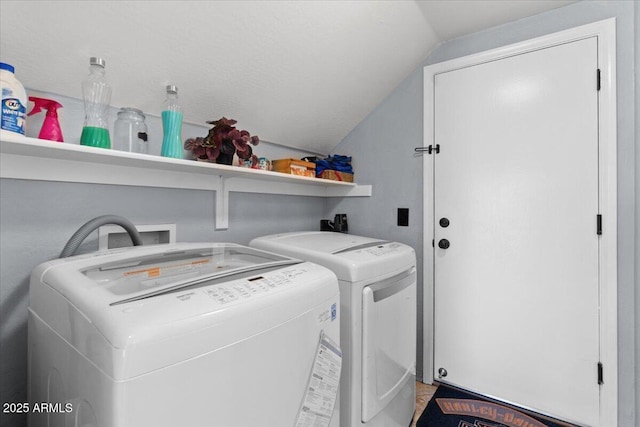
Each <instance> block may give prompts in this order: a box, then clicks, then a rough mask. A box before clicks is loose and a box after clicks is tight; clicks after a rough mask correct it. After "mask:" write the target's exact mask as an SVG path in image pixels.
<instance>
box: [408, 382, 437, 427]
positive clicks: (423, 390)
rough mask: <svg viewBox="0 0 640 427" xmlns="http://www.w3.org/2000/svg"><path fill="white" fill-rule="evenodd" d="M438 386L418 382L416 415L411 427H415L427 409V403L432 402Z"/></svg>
mask: <svg viewBox="0 0 640 427" xmlns="http://www.w3.org/2000/svg"><path fill="white" fill-rule="evenodd" d="M436 388H437V387H436V386H434V385H429V384H423V383H421V382H419V381H418V382H416V414H415V415H414V416H413V423H411V427H415V425H416V422H417V421H418V418H420V415H422V411H424V408H426V406H427V403H429V401H430V400H431V397H432V396H433V393H435V392H436Z"/></svg>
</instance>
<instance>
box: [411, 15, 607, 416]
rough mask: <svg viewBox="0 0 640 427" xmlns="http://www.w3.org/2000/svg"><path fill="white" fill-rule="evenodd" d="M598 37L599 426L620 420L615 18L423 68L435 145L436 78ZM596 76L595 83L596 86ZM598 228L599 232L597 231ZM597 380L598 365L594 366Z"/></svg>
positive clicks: (427, 352)
mask: <svg viewBox="0 0 640 427" xmlns="http://www.w3.org/2000/svg"><path fill="white" fill-rule="evenodd" d="M591 37H597V38H598V67H599V69H600V72H601V87H600V91H599V94H598V119H599V125H598V155H599V159H598V166H599V171H598V178H599V189H598V191H599V196H600V197H599V199H600V200H599V209H600V212H599V213H600V214H601V215H602V230H603V231H602V235H601V236H600V241H599V255H598V256H599V264H600V267H599V273H598V274H599V282H600V295H599V302H600V320H599V334H600V362H601V363H602V364H603V367H604V382H603V384H602V385H601V389H600V404H601V406H600V427H604V426H613V425H617V423H618V304H617V298H618V277H617V241H618V239H617V130H616V125H617V113H616V48H615V47H616V21H615V18H610V19H606V20H603V21H598V22H594V23H592V24H587V25H582V26H579V27H575V28H571V29H568V30H564V31H560V32H557V33H553V34H549V35H545V36H542V37H537V38H534V39H530V40H526V41H523V42H519V43H515V44H511V45H507V46H504V47H500V48H497V49H492V50H488V51H485V52H480V53H476V54H473V55H469V56H465V57H461V58H456V59H452V60H449V61H445V62H441V63H437V64H433V65H429V66H426V67H424V135H423V138H424V142H423V146H424V147H429V146H430V145H432V146H434V147H435V144H436V142H435V141H434V139H435V135H434V125H435V122H434V114H435V111H434V104H433V99H434V82H435V76H436V75H437V74H440V73H444V72H448V71H453V70H457V69H461V68H466V67H470V66H474V65H479V64H482V63H486V62H490V61H495V60H499V59H503V58H507V57H510V56H514V55H520V54H523V53H527V52H531V51H535V50H539V49H544V48H548V47H552V46H556V45H559V44H565V43H569V42H572V41H578V40H582V39H586V38H591ZM595 78H596V76H595V75H594V85H595V84H596V79H595ZM423 171H424V182H423V192H424V194H423V204H424V205H423V207H424V216H423V221H424V222H423V252H424V259H423V319H424V320H423V337H422V338H423V349H424V350H423V355H422V357H423V381H424V382H427V383H430V382H432V381H433V380H434V376H433V358H434V353H433V350H434V330H433V327H434V259H435V258H434V254H435V250H434V247H433V245H432V242H433V239H434V235H435V218H434V204H433V197H434V188H433V183H434V168H433V158H432V155H429V154H427V153H426V152H425V153H424V160H423ZM594 232H595V230H594ZM594 381H596V367H595V366H594Z"/></svg>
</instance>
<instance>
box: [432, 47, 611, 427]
mask: <svg viewBox="0 0 640 427" xmlns="http://www.w3.org/2000/svg"><path fill="white" fill-rule="evenodd" d="M597 43H598V39H597V37H591V38H585V39H582V40H577V41H572V42H567V43H562V44H558V45H555V46H552V47H547V48H541V49H538V50H534V51H531V52H528V53H524V54H518V55H513V56H509V57H505V58H502V59H497V60H491V61H487V62H484V63H481V64H476V65H473V66H468V67H464V68H459V69H455V70H451V71H447V72H442V73H439V74H436V75H435V77H434V85H435V89H434V95H435V99H434V101H433V102H434V110H433V111H434V141H435V143H436V144H438V145H439V149H440V150H439V152H438V154H436V155H435V156H433V158H434V200H433V213H434V248H435V249H434V270H433V272H434V322H435V327H434V359H433V360H434V365H433V368H434V376H435V378H436V379H440V380H441V381H443V382H446V383H450V384H453V385H457V386H460V387H463V388H465V389H469V390H472V391H476V392H479V393H482V394H484V395H488V396H492V397H496V398H499V399H501V400H504V401H508V402H512V403H515V404H518V405H521V406H524V407H527V408H530V409H533V410H535V411H538V412H541V413H544V414H549V415H553V416H555V417H558V418H561V419H565V420H571V421H576V422H579V423H581V424H585V425H590V426H591V425H593V426H595V425H599V411H600V404H599V398H600V395H599V394H600V391H599V384H598V363H599V361H600V358H599V351H600V347H599V324H600V323H599V317H598V316H599V310H598V304H599V270H598V269H599V265H598V262H599V261H598V260H599V252H598V251H599V236H598V233H597V229H598V222H599V220H598V214H599V191H598V188H599V174H598V155H599V154H598V153H599V152H598V87H597V77H596V76H597V69H598V56H597V55H598V46H597Z"/></svg>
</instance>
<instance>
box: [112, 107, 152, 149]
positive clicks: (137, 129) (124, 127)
mask: <svg viewBox="0 0 640 427" xmlns="http://www.w3.org/2000/svg"><path fill="white" fill-rule="evenodd" d="M144 119H145V117H144V114H143V113H142V111H140V110H138V109H137V108H129V107H123V108H121V109H120V111H118V118H117V119H116V121H115V123H114V124H113V149H114V150H121V151H130V152H132V153H142V154H148V153H149V142H148V136H147V125H146V123H145V122H144Z"/></svg>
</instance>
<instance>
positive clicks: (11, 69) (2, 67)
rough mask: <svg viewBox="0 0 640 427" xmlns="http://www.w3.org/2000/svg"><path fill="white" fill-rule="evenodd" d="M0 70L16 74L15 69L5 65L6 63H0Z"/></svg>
mask: <svg viewBox="0 0 640 427" xmlns="http://www.w3.org/2000/svg"><path fill="white" fill-rule="evenodd" d="M0 70H7V71H10V72H12V73H15V72H16V69H15V68H13V65H10V64H7V63H6V62H0Z"/></svg>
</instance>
